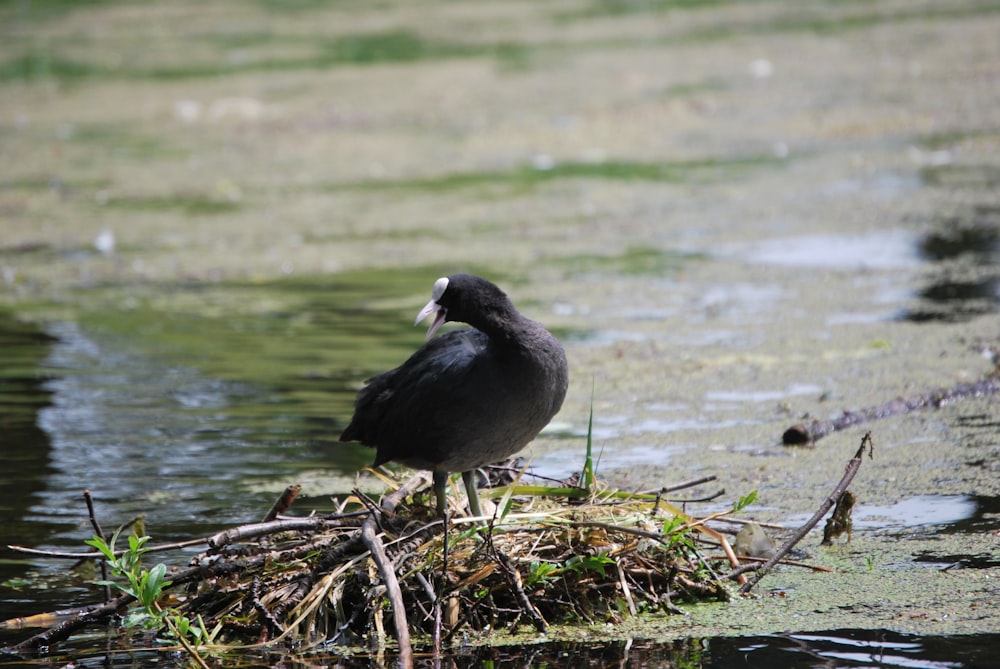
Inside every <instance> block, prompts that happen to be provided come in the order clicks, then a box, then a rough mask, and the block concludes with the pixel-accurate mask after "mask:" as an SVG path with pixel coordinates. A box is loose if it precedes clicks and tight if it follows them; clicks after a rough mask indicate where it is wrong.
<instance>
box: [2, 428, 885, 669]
mask: <svg viewBox="0 0 1000 669" xmlns="http://www.w3.org/2000/svg"><path fill="white" fill-rule="evenodd" d="M866 447H867V448H868V450H869V452H870V451H871V440H870V437H869V435H865V437H864V439H863V440H862V443H861V446H860V447H859V449H858V451H857V452H856V453H855V455H854V457H853V458H852V459H851V461H850V462H849V463H848V466H847V468H846V470H845V473H844V476H843V478H842V479H841V480H840V482H839V483H838V484H837V485H836V487H835V488H834V490H833V492H832V493H831V494H830V495H829V496H828V497H827V498H826V499H825V500H824V501H823V503H822V504H821V505H820V508H819V509H818V510H817V511H816V513H815V514H814V515H813V517H812V518H811V519H810V520H809V521H807V523H806V524H805V525H803V526H802V527H801V528H799V530H798V531H797V532H796V533H795V534H794V535H793V536H791V537H790V538H789V539H788V540H787V541H785V543H784V544H783V545H782V546H781V547H780V548H778V549H777V550H771V551H770V552H771V555H770V557H768V558H758V559H756V560H755V561H754V560H750V561H749V563H748V564H744V565H742V566H741V564H740V559H738V558H737V556H736V555H735V553H734V551H733V549H732V548H731V547H730V544H729V542H728V541H727V540H726V538H725V537H724V536H723V535H722V534H720V533H719V532H717V531H716V530H713V529H710V528H709V527H708V526H707V524H706V523H707V522H709V521H715V520H719V519H720V518H721V517H723V516H727V515H729V514H730V513H731V512H730V511H726V512H721V513H715V514H711V515H709V516H707V517H704V518H700V519H696V518H694V517H692V516H691V515H688V514H687V513H685V512H684V511H682V510H681V509H679V508H677V507H676V506H674V505H673V504H671V503H670V502H669V501H667V500H666V499H664V496H663V492H664V491H661V493H642V494H640V493H626V492H621V491H610V490H604V491H601V492H593V490H584V489H582V488H579V487H574V486H572V485H570V484H565V485H563V486H562V487H556V488H552V487H539V486H521V485H515V484H510V485H507V486H504V487H502V488H498V489H493V490H491V492H490V497H491V498H492V499H493V500H494V501H495V502H496V504H495V505H493V508H494V509H495V510H494V511H493V512H492V515H488V516H486V517H483V518H478V519H473V518H465V517H460V516H458V515H457V514H449V515H450V516H453V517H451V518H450V521H446V520H444V519H441V518H438V517H437V516H436V515H435V513H434V512H433V511H432V509H431V508H430V506H428V503H427V502H428V499H429V498H431V497H432V496H431V495H429V494H428V493H427V489H428V488H429V477H428V476H427V474H420V475H417V476H415V477H413V478H411V479H410V480H408V481H407V482H406V483H404V484H402V485H401V486H399V487H398V488H396V489H395V490H394V491H393V492H391V493H389V494H387V495H386V496H385V497H383V499H382V500H381V502H380V503H376V502H374V501H373V500H371V499H370V498H368V497H366V496H364V495H363V494H361V493H359V492H355V494H354V495H352V496H351V497H349V498H348V499H345V500H344V501H343V503H342V504H341V507H340V509H339V510H338V512H337V513H335V514H332V515H330V516H325V517H319V516H310V517H306V518H301V517H300V518H295V517H287V516H281V515H280V514H281V513H283V512H284V511H285V510H287V508H288V506H289V505H290V504H291V502H292V500H294V498H295V496H296V494H297V492H298V487H297V486H292V487H290V488H289V489H288V490H286V491H285V494H284V495H282V497H281V498H280V499H279V500H278V502H277V503H276V505H275V507H274V508H273V509H272V510H271V511H270V512H269V513H268V514H267V516H266V517H265V519H264V521H263V522H261V523H256V524H252V525H243V526H240V527H236V528H232V529H230V530H227V531H224V532H220V533H218V534H216V535H214V536H212V537H206V538H202V539H194V540H190V541H187V542H182V543H180V544H172V545H162V546H152V547H147V548H145V549H144V552H145V553H156V552H162V551H168V550H176V549H178V548H181V547H190V546H193V545H205V546H207V550H205V552H203V553H201V554H200V555H198V556H197V557H195V558H194V559H193V560H192V561H191V563H190V565H189V566H188V567H186V568H179V569H174V570H172V571H171V572H169V573H168V574H166V576H167V578H168V579H169V583H168V584H167V583H164V589H163V593H162V595H161V594H159V593H158V594H157V598H158V599H159V601H156V602H153V603H152V604H149V603H147V606H152V607H153V608H154V609H155V610H157V611H164V610H169V611H171V612H175V613H176V615H177V616H178V618H179V619H186V620H192V621H197V622H198V624H199V626H200V627H201V629H203V630H209V629H211V630H213V631H212V643H213V644H218V643H224V644H247V643H264V644H268V645H270V646H272V647H273V645H274V644H280V643H288V644H289V645H294V646H295V647H297V648H300V649H301V648H303V647H308V646H310V645H313V644H323V645H324V646H326V647H330V646H333V645H344V646H356V645H358V644H359V643H367V644H373V645H376V644H377V645H378V646H379V647H381V646H382V645H383V644H384V643H385V642H386V641H387V640H389V639H390V638H393V639H395V641H396V642H397V643H398V648H399V653H400V662H401V663H402V664H403V665H404V666H409V665H410V664H412V643H411V636H416V637H422V638H424V639H426V640H427V641H429V642H431V643H432V644H433V646H434V647H435V648H439V647H440V644H442V643H446V642H447V641H448V640H449V638H451V637H452V636H453V635H455V634H456V633H463V634H465V633H470V634H474V633H476V632H484V631H492V630H497V629H504V628H506V629H510V630H516V629H517V628H518V627H519V626H521V625H530V626H532V627H533V628H535V629H536V630H538V631H544V630H545V629H546V628H547V626H548V625H550V624H555V623H576V622H586V623H591V622H615V621H619V620H623V619H625V618H627V617H630V616H633V615H637V614H640V613H643V612H652V611H666V612H677V611H678V609H677V608H676V604H677V603H680V602H690V601H706V600H717V599H724V598H728V597H729V596H730V594H735V593H737V592H738V593H747V592H748V591H749V590H750V589H751V588H752V587H753V586H754V585H755V584H756V583H757V581H759V580H760V578H761V577H762V576H763V575H764V574H765V573H766V572H767V570H768V569H770V568H771V567H772V566H773V565H774V564H776V563H777V562H778V561H779V560H781V559H782V558H783V556H785V555H786V554H787V553H788V551H789V550H790V549H791V547H792V546H794V545H795V544H796V543H797V542H798V541H799V540H800V539H801V538H802V537H803V536H805V534H806V533H807V532H808V531H809V530H810V529H811V528H812V527H813V526H815V525H816V523H817V522H818V521H819V519H820V518H822V516H823V515H824V514H825V513H826V512H827V511H829V510H830V508H832V507H833V505H834V504H835V503H836V502H837V501H838V500H839V499H840V498H841V495H843V494H844V493H845V491H846V489H847V486H848V485H849V484H850V482H851V479H852V478H853V477H854V474H855V473H856V472H857V470H858V468H859V467H860V464H861V457H862V455H863V454H864V452H865V449H866ZM712 478H714V477H710V478H708V479H704V480H702V481H698V482H691V483H690V484H682V485H681V486H675V487H674V488H673V489H677V488H679V487H686V486H687V485H693V484H695V483H701V482H704V481H708V480H712ZM421 491H422V492H421ZM84 496H85V498H86V499H88V500H89V493H87V492H85V493H84ZM751 499H752V496H748V498H744V499H741V501H740V503H738V504H737V505H735V507H734V508H742V506H743V505H744V503H749V501H751ZM456 507H457V505H456ZM845 508H847V509H848V511H847V513H848V514H849V507H848V505H845ZM355 509H360V510H355ZM835 515H836V514H835ZM845 518H846V520H845V519H841V521H842V524H843V523H846V524H844V527H845V528H846V531H847V532H849V531H850V522H849V515H848V516H846V517H845ZM91 521H92V523H93V524H94V526H95V528H98V533H100V530H99V525H98V524H97V522H96V519H95V518H94V517H93V511H92V508H91ZM838 527H840V525H838ZM748 529H749V528H748ZM756 530H757V531H759V530H760V528H759V527H757V528H756ZM838 531H839V530H838ZM741 534H742V533H741ZM113 543H114V542H113V541H112V544H113ZM738 543H739V541H738ZM768 544H769V545H770V542H768ZM94 545H96V544H94ZM10 548H12V549H14V550H18V551H22V552H27V553H34V554H36V555H46V556H48V557H54V558H70V559H75V560H77V559H80V558H94V557H98V558H100V557H101V554H96V555H95V554H79V553H56V552H50V551H38V550H35V549H30V548H25V547H19V546H11V547H10ZM771 548H772V549H773V545H771ZM741 552H742V551H741ZM115 555H118V553H117V552H116V553H115ZM146 557H147V559H148V558H149V556H148V555H147V556H146ZM761 563H763V564H761ZM805 566H808V565H805ZM159 568H160V567H159V566H158V567H156V568H154V570H155V569H159ZM751 569H758V571H757V573H756V574H755V575H754V577H753V578H751V579H750V580H749V581H747V580H746V577H745V576H744V575H743V574H744V572H746V571H749V570H751ZM135 601H136V597H135V596H134V595H130V594H128V591H127V590H126V594H123V595H120V596H118V597H117V598H114V599H109V600H107V601H105V602H104V603H103V604H98V605H93V606H90V607H84V608H82V609H78V610H75V611H69V612H66V611H63V612H59V614H60V615H59V616H58V617H54V616H53V615H48V614H42V615H39V616H35V617H34V618H33V619H32V620H28V619H22V620H19V624H20V625H22V626H30V625H37V624H42V625H46V626H47V625H52V624H53V621H58V623H57V624H54V626H52V627H50V628H49V629H46V630H45V631H43V632H41V633H38V634H35V635H34V636H32V637H30V638H28V639H26V640H24V641H22V642H20V643H19V644H17V645H15V646H13V647H12V648H11V649H9V650H15V651H23V650H30V649H39V648H44V647H49V646H51V645H53V644H54V643H56V642H58V641H61V640H64V639H66V638H68V637H69V636H70V635H71V634H72V633H73V632H75V631H77V630H80V629H82V628H83V627H86V626H87V625H91V624H94V623H98V622H104V621H106V620H108V619H110V618H111V617H112V616H114V615H116V614H119V613H121V612H123V611H125V610H126V609H128V608H129V607H130V606H131V605H132V604H133V602H135ZM173 631H174V636H176V637H183V634H181V633H178V632H177V631H176V629H175V630H173ZM179 640H181V641H182V645H184V646H185V649H187V650H189V652H191V654H192V655H193V656H195V657H198V652H199V651H198V650H197V648H195V647H194V646H192V645H191V644H190V643H187V642H183V640H182V639H180V638H179ZM202 640H204V639H203V637H202ZM201 642H202V641H199V642H198V643H201Z"/></svg>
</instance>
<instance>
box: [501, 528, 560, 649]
mask: <svg viewBox="0 0 1000 669" xmlns="http://www.w3.org/2000/svg"><path fill="white" fill-rule="evenodd" d="M493 555H494V556H495V557H496V559H497V561H498V562H499V563H500V565H501V566H502V567H503V569H504V572H505V573H506V574H507V576H508V581H509V583H510V586H511V589H513V590H514V594H515V595H517V599H518V601H519V602H520V603H521V610H522V611H523V612H524V613H526V614H527V615H528V617H529V618H531V622H532V623H534V625H535V629H536V630H538V632H539V633H541V634H545V632H547V631H548V623H546V622H545V619H544V618H542V616H541V614H540V613H538V609H536V608H535V606H534V604H532V603H531V600H530V599H528V594H527V593H526V592H525V591H524V585H523V584H522V583H521V573H520V572H519V571H518V570H517V569H515V568H514V565H513V564H511V562H510V558H508V557H507V556H506V555H504V554H503V552H502V551H499V550H497V549H496V548H495V547H494V549H493Z"/></svg>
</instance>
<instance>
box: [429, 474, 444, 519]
mask: <svg viewBox="0 0 1000 669" xmlns="http://www.w3.org/2000/svg"><path fill="white" fill-rule="evenodd" d="M431 478H432V479H433V481H434V496H435V497H436V498H437V512H438V515H439V516H441V517H442V518H444V514H445V511H446V510H447V509H448V501H447V500H446V499H445V486H447V485H448V472H446V471H444V470H443V469H438V468H437V467H435V468H434V469H433V470H432V472H431Z"/></svg>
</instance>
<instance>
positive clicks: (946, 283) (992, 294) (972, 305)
mask: <svg viewBox="0 0 1000 669" xmlns="http://www.w3.org/2000/svg"><path fill="white" fill-rule="evenodd" d="M919 250H920V254H921V256H922V257H923V258H924V259H926V260H928V261H930V262H931V263H934V265H933V272H932V274H931V278H930V280H929V281H928V282H927V284H926V285H925V286H924V287H923V288H921V289H920V290H919V291H918V293H917V294H918V297H919V298H920V301H919V303H918V305H917V306H916V307H914V308H912V309H910V310H908V311H907V312H906V313H905V314H904V316H903V317H904V318H905V319H906V320H910V321H914V322H924V321H951V322H955V321H964V320H968V319H970V318H973V317H975V316H979V315H981V314H988V313H996V312H997V310H1000V207H997V206H994V205H986V204H979V205H974V206H972V207H970V208H969V209H967V210H965V211H962V212H961V213H959V214H955V215H952V216H946V217H943V218H942V219H941V220H939V221H936V222H935V223H934V227H933V229H932V230H931V231H930V232H929V233H928V234H927V236H926V237H924V239H923V240H922V241H921V243H920V245H919Z"/></svg>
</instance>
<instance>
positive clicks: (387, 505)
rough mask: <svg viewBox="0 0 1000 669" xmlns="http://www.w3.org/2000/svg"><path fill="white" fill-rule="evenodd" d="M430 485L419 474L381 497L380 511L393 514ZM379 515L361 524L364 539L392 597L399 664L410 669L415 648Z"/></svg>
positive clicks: (390, 601)
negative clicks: (379, 532)
mask: <svg viewBox="0 0 1000 669" xmlns="http://www.w3.org/2000/svg"><path fill="white" fill-rule="evenodd" d="M429 482H430V481H429V480H428V478H427V474H426V473H420V474H417V475H416V476H414V477H413V478H411V479H410V480H409V481H407V482H406V483H404V484H403V485H402V486H400V487H399V488H398V489H397V490H395V491H394V492H391V493H389V494H388V495H386V496H385V497H383V498H382V504H381V506H380V512H384V513H392V512H393V511H394V510H395V508H396V507H397V506H398V505H399V503H400V502H401V501H403V499H405V498H406V496H407V495H410V494H412V493H413V491H414V490H416V489H417V488H419V487H421V486H423V485H427V484H428V483H429ZM378 516H379V514H378V513H371V514H369V516H368V518H367V519H365V522H364V523H362V524H361V540H362V541H363V542H364V544H365V546H367V547H368V550H369V551H370V552H371V556H372V560H373V561H374V562H375V565H376V566H377V567H378V570H379V574H381V576H382V582H383V583H385V588H386V593H387V594H388V596H389V604H390V605H391V606H392V622H393V625H394V626H395V628H396V642H397V643H398V644H399V664H400V666H401V667H404V669H409V668H411V667H413V646H412V644H411V643H410V627H409V624H408V623H407V620H406V605H405V604H404V603H403V593H402V591H401V590H400V588H399V579H398V578H396V571H395V569H393V566H392V561H391V560H390V559H389V557H388V556H387V555H386V554H385V548H384V547H383V545H382V542H381V541H380V540H379V537H378V535H377V533H376V532H375V528H376V525H378Z"/></svg>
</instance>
